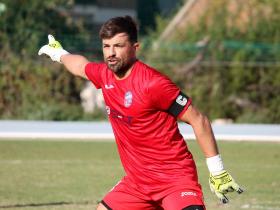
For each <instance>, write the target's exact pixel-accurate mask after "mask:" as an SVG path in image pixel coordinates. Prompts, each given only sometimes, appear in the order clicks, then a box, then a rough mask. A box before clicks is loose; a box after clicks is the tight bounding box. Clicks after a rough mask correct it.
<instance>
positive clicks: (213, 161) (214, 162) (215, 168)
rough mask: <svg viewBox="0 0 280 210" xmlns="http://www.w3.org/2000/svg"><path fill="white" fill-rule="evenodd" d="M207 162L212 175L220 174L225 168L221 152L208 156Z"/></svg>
mask: <svg viewBox="0 0 280 210" xmlns="http://www.w3.org/2000/svg"><path fill="white" fill-rule="evenodd" d="M206 164H207V167H208V169H209V172H210V173H211V174H212V175H218V174H220V173H221V172H222V171H223V170H224V165H223V161H222V158H221V155H220V154H218V155H216V156H213V157H210V158H206Z"/></svg>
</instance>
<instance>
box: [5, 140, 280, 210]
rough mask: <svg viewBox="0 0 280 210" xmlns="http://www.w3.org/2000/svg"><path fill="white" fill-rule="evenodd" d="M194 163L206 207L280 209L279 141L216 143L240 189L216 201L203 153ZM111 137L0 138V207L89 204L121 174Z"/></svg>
mask: <svg viewBox="0 0 280 210" xmlns="http://www.w3.org/2000/svg"><path fill="white" fill-rule="evenodd" d="M188 145H189V148H190V150H191V151H192V153H193V155H194V158H195V160H196V162H197V167H198V171H199V179H200V182H201V184H202V186H203V191H204V194H205V202H206V205H207V209H208V210H215V209H226V210H239V209H245V210H246V209H253V210H259V209H263V210H280V193H279V189H280V175H279V174H280V144H279V143H259V142H223V141H220V142H219V147H220V151H221V153H222V156H223V159H224V164H225V166H226V168H227V169H228V170H229V171H230V172H231V174H232V175H233V177H234V178H235V179H236V181H237V182H238V183H239V184H240V185H242V186H243V187H244V188H245V192H244V193H243V194H242V195H237V194H235V193H234V194H230V195H229V196H228V197H229V198H230V203H229V204H228V205H221V204H219V202H218V200H217V199H216V197H215V196H214V195H213V194H211V192H210V190H209V187H208V172H207V168H206V166H205V160H204V158H203V155H202V154H201V152H200V151H199V148H198V146H197V145H196V143H195V142H194V141H190V142H188ZM122 175H123V170H122V167H121V164H120V161H119V158H118V154H117V151H116V146H115V144H114V143H113V142H71V141H69V142H63V141H57V142H53V141H40V140H36V141H4V140H1V141H0V210H1V209H9V210H10V209H15V210H28V209H30V210H34V209H39V210H43V209H57V210H79V209H94V208H95V206H96V203H97V202H98V201H99V200H100V199H102V197H103V195H104V194H105V193H106V192H107V191H108V190H110V189H111V187H113V186H114V185H115V183H116V182H117V181H118V180H119V179H120V178H121V177H122Z"/></svg>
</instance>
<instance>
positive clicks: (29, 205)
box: [0, 201, 98, 209]
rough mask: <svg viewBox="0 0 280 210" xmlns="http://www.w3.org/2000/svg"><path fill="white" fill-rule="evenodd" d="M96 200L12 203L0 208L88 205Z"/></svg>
mask: <svg viewBox="0 0 280 210" xmlns="http://www.w3.org/2000/svg"><path fill="white" fill-rule="evenodd" d="M97 203H98V202H95V203H94V202H93V201H84V202H67V201H61V202H50V203H28V204H13V205H3V206H0V209H9V208H27V207H44V206H60V205H89V204H97Z"/></svg>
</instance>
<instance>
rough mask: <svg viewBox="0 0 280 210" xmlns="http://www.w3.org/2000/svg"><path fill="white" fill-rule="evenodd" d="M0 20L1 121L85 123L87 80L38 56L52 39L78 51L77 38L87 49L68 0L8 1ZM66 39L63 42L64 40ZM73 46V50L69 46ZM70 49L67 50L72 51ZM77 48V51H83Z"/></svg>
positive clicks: (79, 25)
mask: <svg viewBox="0 0 280 210" xmlns="http://www.w3.org/2000/svg"><path fill="white" fill-rule="evenodd" d="M2 2H3V3H4V4H5V5H6V11H5V13H3V14H2V16H1V18H0V58H1V59H0V88H1V92H0V116H1V118H2V119H40V120H77V119H83V117H84V114H83V111H82V109H81V106H80V96H79V93H80V90H81V88H82V87H83V81H82V80H81V79H78V78H75V77H73V76H72V75H70V74H69V73H67V72H66V71H65V70H64V69H62V68H63V67H62V66H61V65H59V64H56V63H54V62H51V61H50V60H49V59H44V58H43V57H39V56H38V55H37V53H38V50H39V48H40V47H41V46H42V45H43V44H46V43H47V41H48V40H47V35H48V34H53V35H55V36H56V37H57V38H58V40H60V41H61V43H62V45H63V46H64V47H65V48H66V49H68V50H69V48H70V51H71V50H73V51H75V50H76V49H75V45H73V44H71V43H72V42H74V41H73V39H74V38H76V39H79V37H81V36H82V37H83V40H80V41H79V42H78V43H79V44H80V45H81V46H84V45H86V43H87V41H88V39H87V38H88V33H87V32H86V31H85V29H84V28H83V25H82V23H81V22H78V21H75V22H74V21H73V19H72V18H71V16H70V15H69V14H68V12H67V9H68V8H70V7H71V6H72V5H73V1H70V0H48V1H37V0H13V1H9V0H4V1H2ZM62 37H63V38H64V39H60V38H62ZM70 45H71V47H72V48H71V47H70ZM68 46H69V47H68ZM81 46H79V47H81Z"/></svg>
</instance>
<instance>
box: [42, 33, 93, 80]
mask: <svg viewBox="0 0 280 210" xmlns="http://www.w3.org/2000/svg"><path fill="white" fill-rule="evenodd" d="M48 39H49V43H48V44H46V45H44V46H43V47H41V49H40V50H39V52H38V54H39V55H42V54H45V55H47V56H49V57H50V58H51V59H52V60H53V61H57V62H59V63H63V64H64V66H65V67H66V69H67V70H68V71H69V72H71V73H72V74H74V75H75V76H80V77H83V78H85V79H87V76H86V74H85V66H86V64H88V63H89V61H88V60H87V59H86V58H85V57H84V56H81V55H74V54H70V53H69V52H67V51H66V50H64V49H63V48H62V46H61V44H60V43H59V42H58V41H56V40H55V39H54V37H53V36H52V35H48Z"/></svg>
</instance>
